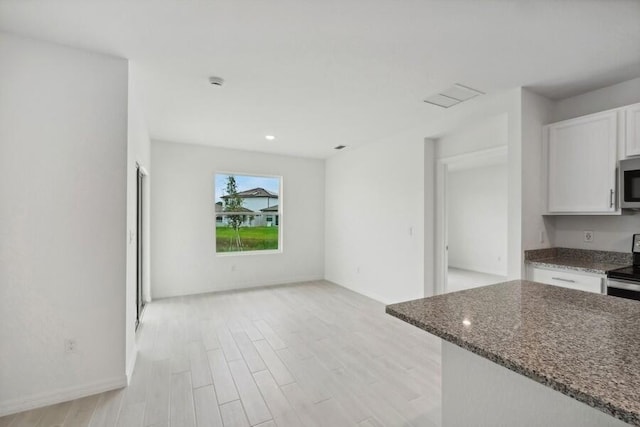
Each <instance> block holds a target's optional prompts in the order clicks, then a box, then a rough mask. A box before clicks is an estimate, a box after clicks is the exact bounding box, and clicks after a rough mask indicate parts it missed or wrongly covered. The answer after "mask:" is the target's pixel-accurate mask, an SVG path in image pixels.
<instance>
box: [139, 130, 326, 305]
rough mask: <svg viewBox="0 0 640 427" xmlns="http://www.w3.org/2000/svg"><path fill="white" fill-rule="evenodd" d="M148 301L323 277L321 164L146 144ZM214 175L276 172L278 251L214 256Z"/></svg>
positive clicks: (227, 150) (292, 158) (274, 157)
mask: <svg viewBox="0 0 640 427" xmlns="http://www.w3.org/2000/svg"><path fill="white" fill-rule="evenodd" d="M151 163H152V164H153V186H152V188H151V211H152V213H153V214H152V221H151V277H152V278H153V281H152V296H153V298H161V297H169V296H175V295H187V294H197V293H203V292H213V291H221V290H228V289H239V288H246V287H251V286H260V285H269V284H278V283H286V282H297V281H305V280H317V279H322V278H323V277H324V275H323V265H324V258H323V257H324V221H323V218H324V162H323V161H322V160H313V159H302V158H295V157H285V156H279V155H270V154H262V153H256V152H248V151H239V150H230V149H221V148H213V147H206V146H199V145H190V144H176V143H170V142H161V141H152V143H151ZM216 172H237V173H245V174H257V175H281V176H282V177H283V184H282V199H281V203H282V217H281V226H282V227H283V240H284V241H283V252H282V253H280V254H261V255H222V256H216V253H215V240H214V229H215V211H214V176H215V173H216Z"/></svg>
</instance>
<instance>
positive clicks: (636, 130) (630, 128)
mask: <svg viewBox="0 0 640 427" xmlns="http://www.w3.org/2000/svg"><path fill="white" fill-rule="evenodd" d="M625 121H626V126H625V127H626V141H625V155H627V156H640V104H634V105H630V106H629V107H627V108H626V109H625Z"/></svg>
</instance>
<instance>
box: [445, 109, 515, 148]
mask: <svg viewBox="0 0 640 427" xmlns="http://www.w3.org/2000/svg"><path fill="white" fill-rule="evenodd" d="M508 142H509V116H508V115H507V114H506V113H502V114H497V115H495V116H492V117H488V118H485V119H482V120H480V121H476V122H472V123H466V124H465V125H464V126H459V127H456V128H454V129H452V130H450V131H449V132H448V133H446V134H445V135H443V136H441V137H440V138H438V142H437V143H436V157H437V158H438V159H443V158H447V157H453V156H458V155H461V154H469V153H473V152H475V151H482V150H487V149H491V148H496V147H504V146H506V145H507V144H508Z"/></svg>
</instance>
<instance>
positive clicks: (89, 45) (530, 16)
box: [0, 0, 640, 158]
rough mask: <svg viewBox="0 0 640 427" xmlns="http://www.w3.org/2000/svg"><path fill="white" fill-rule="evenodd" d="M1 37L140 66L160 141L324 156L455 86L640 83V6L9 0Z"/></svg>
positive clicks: (413, 121) (432, 112)
mask: <svg viewBox="0 0 640 427" xmlns="http://www.w3.org/2000/svg"><path fill="white" fill-rule="evenodd" d="M0 30H2V31H7V32H11V33H15V34H20V35H25V36H28V37H33V38H37V39H44V40H51V41H54V42H58V43H63V44H67V45H71V46H76V47H80V48H86V49H90V50H94V51H99V52H104V53H109V54H112V55H117V56H121V57H124V58H128V59H130V60H131V63H132V68H133V73H132V76H133V77H134V78H135V85H136V87H137V88H139V97H140V99H141V103H142V106H143V109H144V113H145V116H146V120H147V124H148V128H149V133H150V135H151V136H152V138H156V139H162V140H168V141H174V142H185V143H198V144H207V145H213V146H223V147H231V148H238V149H245V150H257V151H263V152H272V153H280V154H289V155H296V156H305V157H318V158H323V157H327V156H329V155H332V154H334V153H335V151H334V150H333V147H334V146H336V145H339V144H345V145H348V146H351V147H353V146H359V145H362V144H366V143H370V142H374V141H376V140H379V139H381V138H388V137H389V136H392V135H394V134H396V133H398V132H401V131H402V130H404V129H408V128H411V127H415V126H417V125H419V124H421V123H426V122H429V121H430V120H436V119H437V118H438V117H442V115H443V114H453V112H454V111H455V108H456V107H452V108H451V109H450V110H443V109H441V108H440V107H436V106H433V105H429V104H426V103H424V102H422V100H423V99H424V98H426V97H427V96H429V95H432V94H434V93H437V92H439V91H441V90H442V89H445V88H447V87H449V86H451V85H452V84H453V83H462V84H464V85H467V86H470V87H473V88H476V89H479V90H481V91H483V92H485V93H488V94H491V93H497V92H501V91H504V90H508V89H512V88H514V87H518V86H526V87H530V88H532V89H533V90H535V91H536V92H538V93H540V94H542V95H545V96H547V97H550V98H553V99H560V98H565V97H568V96H571V95H575V94H578V93H583V92H586V91H588V90H592V89H597V88H600V87H604V86H608V85H610V84H614V83H618V82H621V81H624V80H629V79H631V78H635V77H639V76H640V1H621V0H598V1H569V0H567V1H557V0H556V1H541V0H537V1H530V0H522V1H507V0H498V1H479V0H466V1H465V0H457V1H451V0H440V1H427V0H402V1H399V0H366V1H364V0H269V1H265V0H209V1H206V0H202V1H184V0H182V1H178V0H176V1H164V0H153V1H150V0H126V1H122V0H109V1H97V0H82V1H54V0H31V1H25V0H11V1H9V0H0ZM212 75H215V76H220V77H223V78H224V79H225V84H224V85H223V86H222V87H217V86H212V85H210V84H209V83H208V81H207V79H208V77H209V76H212ZM267 134H271V135H275V136H276V139H275V140H274V141H267V140H266V139H265V138H264V137H265V135H267Z"/></svg>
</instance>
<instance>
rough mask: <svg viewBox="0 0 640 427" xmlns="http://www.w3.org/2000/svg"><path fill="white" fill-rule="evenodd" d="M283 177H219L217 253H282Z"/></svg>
mask: <svg viewBox="0 0 640 427" xmlns="http://www.w3.org/2000/svg"><path fill="white" fill-rule="evenodd" d="M281 181H282V178H281V177H273V176H256V175H242V174H231V173H229V174H225V173H218V174H216V176H215V183H214V184H215V200H214V205H215V216H216V222H215V224H216V228H215V239H216V253H218V254H221V253H223V254H224V253H238V252H258V251H280V250H281V249H282V245H281V243H280V242H281V235H282V233H281V229H280V224H281V218H280V217H281V210H280V206H281V202H282V200H281V196H280V188H281Z"/></svg>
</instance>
